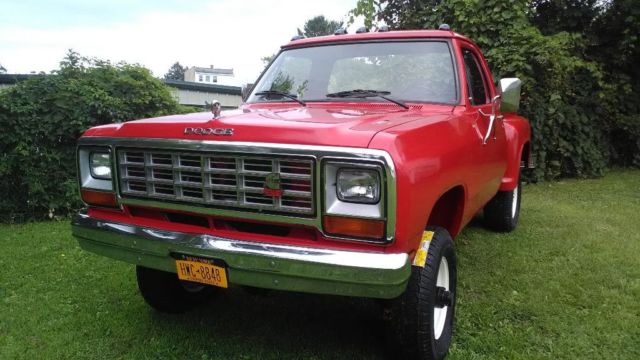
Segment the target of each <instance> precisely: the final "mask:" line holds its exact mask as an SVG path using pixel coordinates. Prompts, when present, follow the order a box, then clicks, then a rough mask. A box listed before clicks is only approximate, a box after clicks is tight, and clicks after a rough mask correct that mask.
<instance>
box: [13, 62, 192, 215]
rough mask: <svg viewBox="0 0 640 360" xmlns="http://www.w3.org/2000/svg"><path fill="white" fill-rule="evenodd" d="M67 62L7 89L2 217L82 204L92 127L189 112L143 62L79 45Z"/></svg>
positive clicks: (61, 212) (53, 212)
mask: <svg viewBox="0 0 640 360" xmlns="http://www.w3.org/2000/svg"><path fill="white" fill-rule="evenodd" d="M60 65H61V67H60V70H58V71H55V72H53V73H52V74H49V75H42V76H38V77H35V78H33V79H29V80H26V81H24V82H20V83H18V84H17V85H16V86H14V87H12V88H9V89H6V90H4V91H1V92H0V129H2V132H0V154H1V155H0V194H2V196H1V197H0V214H2V215H1V218H0V220H4V221H12V220H15V219H18V220H19V219H21V218H22V219H24V218H27V219H29V218H41V217H46V216H48V217H52V216H54V215H64V214H66V213H68V212H69V211H71V210H75V209H77V208H79V207H80V206H81V203H80V200H79V196H78V187H77V180H76V161H75V144H76V140H77V138H78V137H79V136H80V135H81V134H82V133H83V132H84V131H85V130H86V129H88V128H90V127H92V126H96V125H101V124H107V123H113V122H122V121H126V120H132V119H137V118H144V117H150V116H157V115H163V114H171V113H176V112H181V111H182V110H183V109H182V108H181V107H180V105H179V104H178V103H177V102H176V101H175V100H174V99H173V97H172V96H171V93H170V91H169V90H168V88H167V87H166V86H165V85H164V84H163V83H162V82H161V81H160V80H158V79H155V78H154V77H153V76H152V75H151V73H150V72H149V70H147V69H145V68H143V67H140V66H137V65H129V64H125V63H120V64H117V65H112V64H110V63H109V62H105V61H100V60H95V59H87V58H82V57H80V56H79V55H78V54H77V53H75V52H72V51H70V52H69V53H68V55H67V57H66V58H65V59H64V60H63V61H62V62H61V63H60ZM16 217H17V218H16Z"/></svg>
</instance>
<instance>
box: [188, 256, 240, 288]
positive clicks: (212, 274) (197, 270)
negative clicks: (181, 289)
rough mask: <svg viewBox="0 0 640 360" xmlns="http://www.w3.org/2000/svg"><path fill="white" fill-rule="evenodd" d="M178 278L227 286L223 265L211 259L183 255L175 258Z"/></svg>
mask: <svg viewBox="0 0 640 360" xmlns="http://www.w3.org/2000/svg"><path fill="white" fill-rule="evenodd" d="M176 269H177V270H178V279H180V280H184V281H191V282H196V283H201V284H207V285H213V286H219V287H223V288H227V287H229V285H228V283H227V270H226V269H225V268H224V267H223V266H218V265H215V264H214V263H213V260H209V259H203V258H196V257H192V256H183V258H182V259H179V260H176Z"/></svg>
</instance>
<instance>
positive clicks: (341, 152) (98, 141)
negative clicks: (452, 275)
mask: <svg viewBox="0 0 640 360" xmlns="http://www.w3.org/2000/svg"><path fill="white" fill-rule="evenodd" d="M82 146H109V147H110V148H111V150H112V152H113V153H115V149H116V148H117V147H126V148H141V149H144V148H146V149H158V150H161V149H170V150H187V151H202V152H206V151H221V152H230V153H247V154H265V153H266V154H271V155H308V156H313V157H315V158H316V171H315V172H314V176H315V179H314V183H315V185H314V186H315V187H316V191H315V194H318V195H319V194H322V189H321V187H322V181H321V179H320V176H321V174H322V171H321V170H322V168H321V166H322V164H323V163H324V162H325V161H326V160H336V161H341V160H342V161H351V162H353V161H354V160H360V161H366V160H370V161H371V160H373V161H379V162H382V163H383V164H384V165H385V166H384V172H385V179H386V185H387V188H386V191H387V199H386V202H387V214H386V221H387V229H386V230H387V231H386V242H385V244H388V243H390V242H392V241H393V240H394V238H395V230H396V209H397V203H396V202H397V199H396V170H395V166H394V163H393V159H392V158H391V156H390V155H389V153H387V152H386V151H384V150H378V149H367V148H350V147H337V146H317V145H296V144H273V143H260V142H230V141H214V140H182V139H157V138H114V137H102V136H87V137H81V138H80V139H79V140H78V147H82ZM113 170H114V173H113V174H112V176H113V178H114V179H117V178H119V174H118V172H119V169H117V167H115V166H114V169H113ZM114 186H115V188H116V193H117V194H118V200H119V202H120V203H121V204H128V205H139V206H150V207H154V208H164V209H174V210H182V211H189V212H195V213H200V214H208V215H224V216H232V217H239V218H247V219H253V220H263V221H272V222H280V223H289V224H292V223H297V224H304V225H309V226H314V227H315V228H317V229H318V231H320V232H322V233H323V234H324V232H323V229H322V206H323V199H316V201H315V204H314V206H315V210H316V211H315V214H316V215H315V216H314V217H311V218H303V217H295V216H292V215H291V214H289V215H285V214H282V215H275V214H267V213H264V212H249V211H235V210H228V209H220V208H218V209H214V208H209V207H202V206H192V205H188V204H187V205H185V204H175V203H171V202H163V201H152V200H138V199H129V198H126V199H125V198H121V197H120V189H119V182H118V181H115V182H114ZM318 200H319V201H318ZM324 236H326V237H328V238H335V239H337V240H345V241H355V242H363V241H362V240H358V239H349V238H338V237H333V236H330V235H327V234H324ZM365 242H366V241H365ZM370 242H371V243H377V244H380V242H375V241H370Z"/></svg>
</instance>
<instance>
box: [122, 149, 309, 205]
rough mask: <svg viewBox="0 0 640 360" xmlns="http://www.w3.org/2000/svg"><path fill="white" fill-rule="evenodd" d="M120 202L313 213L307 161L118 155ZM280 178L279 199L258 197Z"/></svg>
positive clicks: (225, 155)
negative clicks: (267, 181) (271, 176)
mask: <svg viewBox="0 0 640 360" xmlns="http://www.w3.org/2000/svg"><path fill="white" fill-rule="evenodd" d="M117 153H118V167H119V168H118V170H119V172H118V174H119V178H120V193H121V194H122V196H125V197H126V196H135V197H144V198H152V199H166V200H174V201H180V202H188V203H200V204H204V205H218V206H224V207H232V208H239V209H260V210H272V211H275V212H285V213H300V214H312V213H313V204H314V202H313V199H314V197H313V164H314V160H313V158H311V157H289V156H274V157H267V156H264V157H263V156H254V155H247V154H230V153H187V152H176V151H153V150H137V149H120V150H118V152H117ZM271 173H279V174H280V185H281V189H282V190H283V193H282V196H281V197H272V196H268V195H265V194H264V193H263V189H264V184H265V178H266V177H267V175H269V174H271Z"/></svg>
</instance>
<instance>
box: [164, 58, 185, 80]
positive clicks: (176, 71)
mask: <svg viewBox="0 0 640 360" xmlns="http://www.w3.org/2000/svg"><path fill="white" fill-rule="evenodd" d="M185 71H187V67H186V66H184V67H183V66H182V65H180V62H178V61H176V62H175V64H173V65H171V67H170V68H169V71H167V73H166V74H164V79H165V80H184V72H185Z"/></svg>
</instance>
